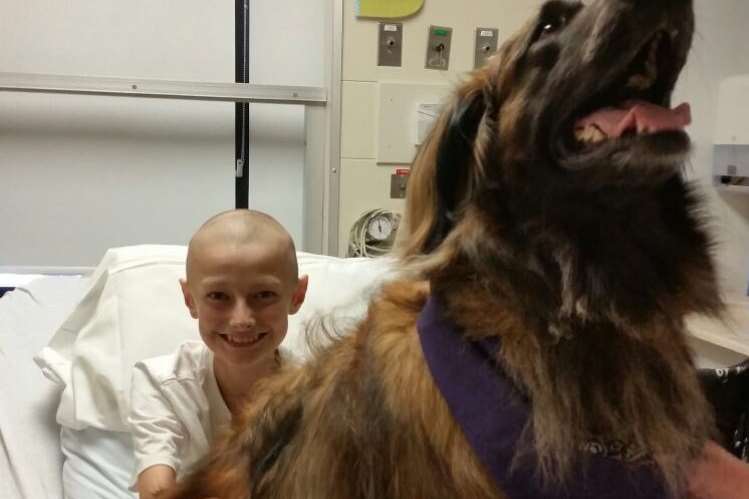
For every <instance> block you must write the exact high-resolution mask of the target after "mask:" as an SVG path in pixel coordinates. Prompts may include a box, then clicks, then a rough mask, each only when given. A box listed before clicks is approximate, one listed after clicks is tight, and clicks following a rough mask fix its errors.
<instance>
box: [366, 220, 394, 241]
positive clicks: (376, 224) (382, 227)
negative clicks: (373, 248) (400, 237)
mask: <svg viewBox="0 0 749 499" xmlns="http://www.w3.org/2000/svg"><path fill="white" fill-rule="evenodd" d="M393 229H394V227H393V219H392V218H391V217H390V216H388V215H384V214H383V215H377V216H376V217H373V218H372V219H371V220H370V221H369V223H368V224H367V236H369V237H370V238H372V239H373V240H375V241H385V240H387V239H388V238H389V237H390V236H391V235H392V233H393Z"/></svg>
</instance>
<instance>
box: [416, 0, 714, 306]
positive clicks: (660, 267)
mask: <svg viewBox="0 0 749 499" xmlns="http://www.w3.org/2000/svg"><path fill="white" fill-rule="evenodd" d="M693 30H694V17H693V11H692V3H691V0H594V1H592V2H587V3H586V4H584V3H582V2H567V1H559V0H551V1H549V2H546V3H545V4H544V5H543V6H542V7H541V9H540V11H539V13H538V15H537V16H536V18H535V19H533V20H532V21H531V22H529V23H528V24H527V25H526V26H525V27H524V28H523V29H522V30H521V31H520V32H519V33H518V34H517V35H516V36H514V37H513V38H512V39H510V40H508V41H507V42H506V43H505V44H504V45H503V47H502V48H501V49H500V51H499V52H498V53H497V54H496V55H495V56H494V57H493V58H492V59H490V62H489V64H488V65H487V66H486V67H484V68H482V69H481V70H479V71H477V72H475V73H474V74H473V75H472V76H471V77H470V78H469V79H468V80H467V81H466V82H465V83H464V84H462V85H461V86H460V87H459V88H458V89H457V91H456V92H455V94H454V95H453V98H452V100H451V101H450V102H448V103H447V104H446V107H445V111H444V112H443V114H442V115H441V117H440V118H439V120H438V121H437V123H436V124H435V127H434V129H433V131H432V134H431V135H430V137H429V139H428V140H427V141H426V142H425V144H424V146H423V147H422V149H421V150H420V152H419V155H418V156H417V158H416V160H415V162H414V165H413V169H412V175H411V179H410V181H409V192H408V200H407V212H406V227H405V230H404V233H405V234H404V235H405V238H404V239H403V241H405V253H406V254H407V255H416V254H420V255H423V254H428V253H431V254H434V253H436V250H437V249H438V248H439V247H441V246H442V247H444V246H445V244H444V243H445V242H446V241H450V240H451V239H452V243H453V245H452V247H453V254H455V253H456V252H457V251H455V248H456V247H461V249H460V250H459V251H460V252H462V253H463V254H469V258H470V257H471V255H470V254H471V253H474V255H473V258H474V259H475V260H476V261H477V262H478V264H479V265H480V262H482V261H486V260H487V258H486V251H490V252H491V253H492V254H493V257H492V261H493V262H494V263H496V262H497V258H500V260H501V259H502V256H501V255H504V256H507V257H508V258H509V259H513V258H515V260H517V257H519V256H520V254H521V253H522V254H523V255H524V256H523V257H524V258H526V259H535V261H530V260H527V261H525V262H520V263H522V264H523V265H526V266H527V267H528V268H529V269H531V268H534V269H535V270H533V272H535V273H541V274H544V275H545V276H549V275H556V277H557V281H559V282H560V284H559V285H558V286H557V289H556V290H554V291H553V292H552V293H557V294H559V295H561V294H564V295H565V296H566V297H567V299H569V300H572V302H571V303H568V304H567V306H568V308H569V307H578V308H579V306H580V303H582V302H586V301H587V300H588V298H585V297H583V296H582V294H584V293H585V291H584V290H582V289H569V288H570V287H572V288H576V287H577V288H582V287H586V288H588V290H589V289H590V288H596V289H599V291H601V292H612V290H611V289H609V288H611V287H612V286H614V285H621V282H622V280H621V279H619V277H624V280H625V281H626V280H627V278H628V277H627V276H626V275H625V276H616V275H613V276H612V275H604V274H611V272H612V269H614V270H613V272H614V273H616V271H615V267H616V266H617V262H618V265H619V266H621V267H627V266H628V265H629V266H630V268H629V270H628V272H630V273H638V272H639V275H638V278H640V279H642V280H643V283H642V284H643V287H648V286H650V289H652V290H653V293H650V292H649V291H646V292H645V293H643V294H641V295H638V296H637V297H634V296H631V297H630V298H631V299H633V300H635V301H637V302H638V303H627V304H624V306H626V307H629V308H630V309H634V308H637V307H638V306H640V305H641V304H642V303H645V302H650V303H655V302H656V299H654V297H655V295H656V294H660V295H661V296H662V295H665V294H667V293H669V292H676V290H677V288H682V289H683V288H684V283H683V282H682V281H681V280H680V279H683V274H684V265H685V261H688V262H689V263H688V265H689V266H692V267H695V268H699V267H703V268H704V269H706V272H707V273H706V277H705V279H704V281H705V282H709V284H708V286H706V287H710V286H712V284H713V281H712V274H711V272H712V266H711V264H710V262H709V257H708V246H709V242H708V239H707V237H706V236H705V235H704V234H703V232H702V230H701V228H700V226H699V225H700V224H699V223H698V220H697V219H696V217H694V216H693V215H694V213H693V212H694V207H695V206H696V202H695V200H694V196H693V195H692V194H691V193H690V192H689V190H688V189H687V187H686V186H685V184H684V182H683V180H682V166H683V163H684V161H685V159H686V158H687V155H688V154H689V149H690V141H689V137H688V136H687V134H686V133H685V131H684V127H685V126H686V125H687V124H688V123H689V121H690V116H689V107H688V105H686V104H684V105H680V106H677V107H675V108H673V109H672V108H671V107H670V101H671V93H672V91H673V88H674V85H675V83H676V81H677V79H678V76H679V73H680V71H681V69H682V67H683V66H684V64H685V62H686V59H687V53H688V51H689V48H690V46H691V41H692V34H693ZM479 226H480V227H481V228H482V230H483V231H484V233H483V234H479V231H478V227H479ZM487 231H488V232H487ZM646 239H649V241H646ZM490 240H492V241H494V248H491V249H490V250H487V249H486V246H487V245H489V244H491V243H490V242H488V241H490ZM479 246H483V247H484V249H485V251H484V252H483V254H480V255H479V254H478V253H479V252H480V251H479V249H478V247H479ZM443 253H444V252H443ZM544 253H546V255H544ZM552 253H554V254H552ZM671 253H672V254H673V255H674V257H673V258H672V257H671ZM498 254H500V256H499V257H497V255H498ZM562 255H568V256H569V258H566V257H564V256H562ZM570 255H571V256H570ZM664 259H665V260H666V261H663V260H664ZM669 259H671V261H668V260H669ZM549 260H554V261H549ZM563 260H566V261H563ZM505 263H507V265H510V264H512V265H515V266H516V265H517V264H518V262H517V261H514V262H509V261H506V262H505ZM580 265H584V266H587V271H589V270H591V268H594V267H596V266H599V267H602V270H601V271H600V272H599V271H598V270H595V271H594V272H593V274H591V273H590V272H583V270H584V269H581V268H579V267H580ZM575 267H578V268H575ZM554 268H555V269H554ZM707 274H709V275H707ZM576 280H577V281H578V282H577V284H576V283H575V281H576ZM594 280H595V281H597V282H593V281H594ZM563 281H564V282H563ZM583 281H585V282H583ZM616 283H618V284H616ZM630 284H631V283H630ZM630 284H625V285H624V286H625V287H627V286H630ZM562 287H565V289H561V288H562ZM630 287H631V286H630ZM629 291H630V294H631V295H634V294H636V293H632V292H633V291H634V289H629ZM614 294H616V293H615V292H614ZM705 294H708V295H709V294H712V295H713V296H715V293H714V289H710V290H709V291H708V292H707V293H705ZM656 298H657V297H656ZM625 299H626V297H622V300H625ZM561 300H562V301H564V298H561ZM580 300H582V302H581V301H580ZM614 301H616V296H614ZM587 305H594V304H591V303H587ZM587 305H586V306H587ZM560 306H564V304H560ZM693 308H699V307H693ZM620 312H621V311H619V312H617V313H620Z"/></svg>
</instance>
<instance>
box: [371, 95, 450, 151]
mask: <svg viewBox="0 0 749 499" xmlns="http://www.w3.org/2000/svg"><path fill="white" fill-rule="evenodd" d="M379 87H380V92H379V112H378V119H377V132H378V133H377V162H378V163H385V164H408V163H410V162H411V161H412V160H413V157H414V154H415V152H416V148H417V146H418V144H419V143H420V142H421V137H423V136H424V135H423V134H424V133H425V132H426V130H427V129H428V128H429V125H426V124H424V123H423V120H425V119H429V117H425V109H429V108H432V106H433V105H439V104H441V103H442V102H443V100H444V99H445V97H446V96H447V94H448V93H449V92H450V89H451V88H452V86H451V85H448V84H419V83H399V82H382V83H380V84H379ZM436 114H437V113H436V112H434V113H432V117H436ZM420 121H422V123H421V129H422V134H421V135H420V134H419V128H420V126H419V123H420Z"/></svg>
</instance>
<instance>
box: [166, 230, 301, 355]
mask: <svg viewBox="0 0 749 499" xmlns="http://www.w3.org/2000/svg"><path fill="white" fill-rule="evenodd" d="M191 268H192V269H193V271H191V275H190V276H188V281H187V282H185V281H182V282H181V284H182V291H183V293H184V295H185V304H186V305H187V307H188V308H189V309H190V315H192V316H193V317H194V318H196V319H198V328H199V329H200V336H201V337H202V339H203V341H204V342H205V344H206V345H207V346H208V348H210V349H211V350H212V351H213V353H214V355H215V357H216V360H217V361H220V362H226V363H229V364H232V365H242V366H250V365H253V364H259V363H262V362H266V361H268V359H269V356H275V351H276V349H277V348H278V346H279V345H280V344H281V341H283V339H284V337H285V336H286V330H287V328H288V316H289V314H294V313H296V311H297V310H299V307H300V306H301V305H302V302H304V296H305V293H306V291H307V277H306V276H303V277H302V278H300V279H296V276H295V275H293V271H292V268H293V267H292V265H291V263H290V260H289V256H288V255H287V254H285V252H283V251H278V249H277V248H275V247H273V246H271V247H268V246H267V245H265V246H264V245H263V244H257V243H244V244H239V245H231V244H212V245H207V246H205V247H203V248H201V250H200V252H199V253H198V254H196V255H195V257H194V258H193V259H192V262H191Z"/></svg>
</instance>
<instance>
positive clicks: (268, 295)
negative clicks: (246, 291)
mask: <svg viewBox="0 0 749 499" xmlns="http://www.w3.org/2000/svg"><path fill="white" fill-rule="evenodd" d="M255 296H256V297H257V298H258V299H259V300H271V299H273V298H275V297H276V293H275V292H273V291H260V292H259V293H257V294H256V295H255Z"/></svg>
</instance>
